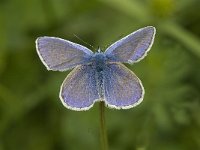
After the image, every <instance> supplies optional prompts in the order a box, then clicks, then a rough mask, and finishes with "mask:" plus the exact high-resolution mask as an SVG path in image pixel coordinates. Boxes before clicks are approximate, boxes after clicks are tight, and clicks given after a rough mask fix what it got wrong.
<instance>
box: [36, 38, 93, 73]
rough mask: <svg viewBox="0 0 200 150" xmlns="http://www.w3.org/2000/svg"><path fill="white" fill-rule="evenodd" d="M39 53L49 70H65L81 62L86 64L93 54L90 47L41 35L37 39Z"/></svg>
mask: <svg viewBox="0 0 200 150" xmlns="http://www.w3.org/2000/svg"><path fill="white" fill-rule="evenodd" d="M36 48H37V53H38V55H39V57H40V59H41V61H42V62H43V64H44V65H45V66H46V67H47V69H48V70H54V71H56V70H58V71H65V70H68V69H70V68H73V67H75V66H77V65H80V64H86V63H88V61H89V58H90V57H91V55H92V54H93V52H92V51H90V50H89V49H88V48H86V47H84V46H81V45H79V44H76V43H73V42H70V41H67V40H63V39H60V38H55V37H39V38H37V40H36Z"/></svg>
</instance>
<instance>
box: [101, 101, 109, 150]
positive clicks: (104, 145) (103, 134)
mask: <svg viewBox="0 0 200 150" xmlns="http://www.w3.org/2000/svg"><path fill="white" fill-rule="evenodd" d="M99 115H100V138H101V148H102V150H108V139H107V133H106V123H105V106H104V102H100V103H99Z"/></svg>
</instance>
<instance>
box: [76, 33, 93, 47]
mask: <svg viewBox="0 0 200 150" xmlns="http://www.w3.org/2000/svg"><path fill="white" fill-rule="evenodd" d="M74 36H75V37H76V38H77V39H79V40H80V41H81V42H83V43H85V44H86V45H88V46H90V47H92V48H93V49H94V46H92V45H91V44H89V43H87V42H85V41H84V40H83V39H81V38H80V37H78V36H77V35H76V34H74Z"/></svg>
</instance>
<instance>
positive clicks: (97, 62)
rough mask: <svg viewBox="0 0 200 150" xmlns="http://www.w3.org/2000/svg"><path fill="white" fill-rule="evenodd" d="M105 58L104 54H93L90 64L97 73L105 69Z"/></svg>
mask: <svg viewBox="0 0 200 150" xmlns="http://www.w3.org/2000/svg"><path fill="white" fill-rule="evenodd" d="M105 63H106V56H105V54H104V53H99V52H97V53H95V54H94V56H93V59H92V64H93V66H94V67H95V69H96V70H97V72H102V71H103V69H104V68H105Z"/></svg>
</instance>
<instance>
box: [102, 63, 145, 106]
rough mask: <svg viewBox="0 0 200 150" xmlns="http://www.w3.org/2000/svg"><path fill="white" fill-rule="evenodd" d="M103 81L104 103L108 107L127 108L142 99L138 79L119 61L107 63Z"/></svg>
mask: <svg viewBox="0 0 200 150" xmlns="http://www.w3.org/2000/svg"><path fill="white" fill-rule="evenodd" d="M103 83H104V97H105V103H106V104H107V105H108V107H110V108H116V109H128V108H131V107H134V106H136V105H138V104H139V103H140V102H141V101H142V100H143V96H144V88H143V86H142V83H141V81H140V79H139V78H138V77H137V76H136V75H135V74H134V73H133V72H131V71H130V70H129V69H128V68H127V67H125V66H124V65H123V64H121V63H112V64H107V66H106V68H105V70H104V81H103Z"/></svg>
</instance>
